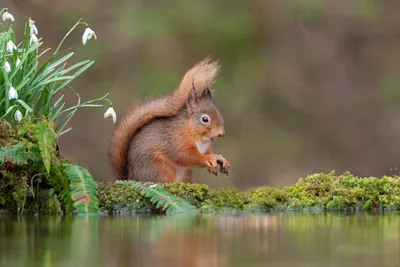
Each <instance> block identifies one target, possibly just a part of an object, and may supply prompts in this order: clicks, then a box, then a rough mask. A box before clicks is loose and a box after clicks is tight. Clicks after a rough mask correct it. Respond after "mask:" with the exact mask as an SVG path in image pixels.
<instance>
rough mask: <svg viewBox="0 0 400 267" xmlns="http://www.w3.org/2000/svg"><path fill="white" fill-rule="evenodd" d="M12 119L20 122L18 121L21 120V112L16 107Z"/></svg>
mask: <svg viewBox="0 0 400 267" xmlns="http://www.w3.org/2000/svg"><path fill="white" fill-rule="evenodd" d="M14 119H15V120H16V121H17V122H20V121H21V120H22V113H21V112H20V111H19V110H18V109H17V111H15V114H14Z"/></svg>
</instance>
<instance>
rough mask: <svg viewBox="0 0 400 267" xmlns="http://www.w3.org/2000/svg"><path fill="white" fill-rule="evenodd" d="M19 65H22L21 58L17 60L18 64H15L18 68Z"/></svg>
mask: <svg viewBox="0 0 400 267" xmlns="http://www.w3.org/2000/svg"><path fill="white" fill-rule="evenodd" d="M19 64H21V60H20V59H19V58H17V62H16V63H15V65H16V66H17V67H18V66H19Z"/></svg>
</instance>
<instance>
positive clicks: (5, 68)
mask: <svg viewBox="0 0 400 267" xmlns="http://www.w3.org/2000/svg"><path fill="white" fill-rule="evenodd" d="M4 70H5V71H6V72H11V66H10V63H8V61H6V63H4Z"/></svg>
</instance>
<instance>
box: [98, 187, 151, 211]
mask: <svg viewBox="0 0 400 267" xmlns="http://www.w3.org/2000/svg"><path fill="white" fill-rule="evenodd" d="M97 197H98V199H99V208H100V211H101V212H105V213H142V212H145V213H147V212H151V211H152V210H153V206H152V205H151V202H150V201H149V200H148V199H147V198H145V197H144V196H142V195H141V194H140V193H139V192H138V191H136V190H135V189H134V188H133V187H131V186H126V185H122V184H116V183H111V182H101V183H99V184H98V194H97Z"/></svg>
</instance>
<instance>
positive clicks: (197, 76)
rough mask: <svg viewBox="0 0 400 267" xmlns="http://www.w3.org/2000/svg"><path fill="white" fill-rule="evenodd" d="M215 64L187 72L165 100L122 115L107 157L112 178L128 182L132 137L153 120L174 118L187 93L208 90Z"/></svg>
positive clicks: (142, 104) (143, 104)
mask: <svg viewBox="0 0 400 267" xmlns="http://www.w3.org/2000/svg"><path fill="white" fill-rule="evenodd" d="M218 69H219V66H218V63H217V62H211V60H210V59H209V58H207V59H205V60H203V61H201V62H199V63H197V64H196V65H195V66H194V67H193V68H191V69H190V70H188V71H187V72H186V74H185V76H184V77H183V79H182V81H181V83H180V84H179V86H178V87H177V88H176V89H175V90H174V91H173V92H172V93H171V94H170V95H167V96H164V97H158V98H153V99H149V100H145V101H143V102H139V103H138V104H136V105H134V106H133V107H131V108H130V109H129V110H127V111H126V112H125V113H123V114H121V115H120V117H119V118H118V121H117V123H116V125H115V128H114V131H113V133H112V136H111V140H110V146H109V156H110V161H111V167H112V169H113V171H114V175H116V176H117V178H118V179H120V180H125V179H128V178H129V177H127V176H128V171H127V164H128V150H129V145H130V143H131V140H132V138H133V136H134V135H135V133H136V132H137V131H138V130H139V129H140V128H141V127H143V126H144V125H146V124H147V123H149V122H151V121H152V120H154V119H155V118H159V117H168V116H174V115H176V114H177V113H178V111H179V110H180V109H181V108H182V107H184V106H185V104H186V101H187V99H188V97H189V93H190V91H191V90H192V88H193V84H194V86H195V88H196V92H197V94H201V93H202V92H203V90H204V89H205V88H207V87H210V86H211V85H212V83H213V82H214V80H215V77H216V75H217V73H218Z"/></svg>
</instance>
